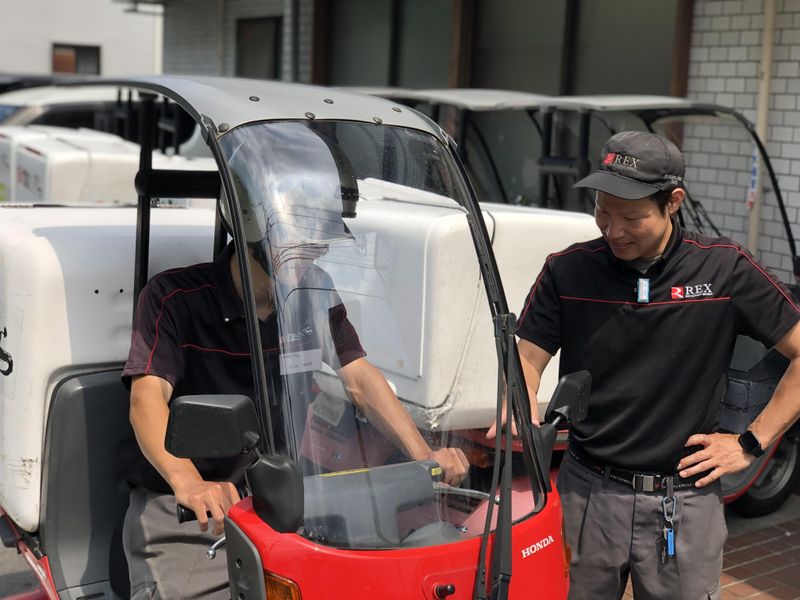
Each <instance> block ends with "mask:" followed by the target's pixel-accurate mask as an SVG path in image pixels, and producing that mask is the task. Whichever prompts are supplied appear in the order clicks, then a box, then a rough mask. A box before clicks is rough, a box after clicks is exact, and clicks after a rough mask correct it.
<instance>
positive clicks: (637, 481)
mask: <svg viewBox="0 0 800 600" xmlns="http://www.w3.org/2000/svg"><path fill="white" fill-rule="evenodd" d="M656 479H657V476H656V475H642V474H641V473H634V475H633V481H632V482H631V484H632V486H633V489H634V490H635V491H637V492H655V491H656Z"/></svg>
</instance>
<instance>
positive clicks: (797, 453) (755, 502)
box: [730, 436, 800, 517]
mask: <svg viewBox="0 0 800 600" xmlns="http://www.w3.org/2000/svg"><path fill="white" fill-rule="evenodd" d="M799 482H800V437H798V436H793V437H784V438H783V439H782V440H781V442H780V444H778V449H777V450H776V451H775V454H774V455H773V456H772V458H770V460H769V462H768V463H767V466H766V468H765V470H764V472H763V473H762V474H761V476H760V477H759V478H758V480H757V481H756V483H755V484H753V485H752V486H751V487H750V489H749V490H747V492H745V494H744V495H743V496H742V497H741V498H739V499H738V500H737V501H736V502H733V503H732V504H731V505H730V506H731V508H732V509H733V510H735V511H736V512H737V513H738V514H740V515H742V516H743V517H762V516H764V515H768V514H770V513H771V512H774V511H775V510H777V509H778V508H780V506H781V505H782V504H783V503H784V502H786V499H787V498H788V497H789V496H790V495H791V494H792V492H793V491H794V490H795V488H796V487H797V485H798V483H799Z"/></svg>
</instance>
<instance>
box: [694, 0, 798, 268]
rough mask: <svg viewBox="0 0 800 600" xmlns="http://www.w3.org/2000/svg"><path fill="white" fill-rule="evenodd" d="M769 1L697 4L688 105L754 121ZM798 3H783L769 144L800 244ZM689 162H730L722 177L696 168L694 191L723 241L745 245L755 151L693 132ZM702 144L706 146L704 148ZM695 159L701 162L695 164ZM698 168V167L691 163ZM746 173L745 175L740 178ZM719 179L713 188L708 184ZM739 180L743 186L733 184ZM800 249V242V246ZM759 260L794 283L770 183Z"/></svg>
mask: <svg viewBox="0 0 800 600" xmlns="http://www.w3.org/2000/svg"><path fill="white" fill-rule="evenodd" d="M763 11H764V6H763V0H695V2H694V24H693V31H692V36H691V53H690V63H689V91H688V96H689V98H692V99H695V100H701V101H706V102H714V103H717V104H722V105H725V106H730V107H733V108H736V109H737V110H739V111H740V112H742V113H743V114H744V115H745V116H746V117H747V118H748V119H749V120H750V121H752V122H755V119H756V103H757V98H758V86H759V69H760V61H761V35H762V27H763V23H764V18H763ZM798 61H800V0H778V2H777V12H776V16H775V38H774V47H773V65H772V68H773V73H772V76H773V80H772V90H771V93H772V95H771V98H770V115H769V132H768V135H767V139H765V140H763V141H764V143H765V144H766V146H767V150H768V152H769V153H770V154H771V156H772V160H773V167H774V168H775V171H776V174H777V175H778V179H779V185H780V187H781V190H782V192H783V197H784V202H785V203H786V205H787V212H788V213H789V216H790V220H791V223H792V228H793V230H794V235H795V236H798V238H800V224H799V223H798V221H797V219H798V212H800V102H798V95H799V94H800V62H798ZM687 134H688V136H687V140H686V143H687V144H688V146H687V147H685V151H686V152H687V155H692V152H693V151H696V150H697V148H705V149H706V150H707V151H708V150H710V151H711V152H712V154H711V156H710V160H711V161H712V164H710V165H709V166H712V165H713V161H714V160H721V159H722V158H723V157H727V160H728V161H729V162H728V165H729V168H731V169H734V170H735V173H736V174H735V175H734V176H733V179H731V173H732V172H726V171H717V172H716V176H715V177H712V173H711V172H709V171H706V170H704V169H702V168H699V166H700V165H694V167H693V168H692V169H690V170H689V171H688V172H687V179H688V184H689V191H690V192H691V193H693V194H694V195H695V196H697V197H699V198H700V199H701V200H702V202H703V204H704V206H705V207H706V210H708V212H709V214H710V215H711V217H712V218H713V220H714V222H715V223H716V224H717V226H718V227H719V228H720V229H721V230H722V232H723V233H724V234H725V235H729V236H731V237H733V238H735V239H737V240H739V241H741V242H743V243H744V242H745V241H746V238H747V222H748V210H747V206H746V200H747V183H748V182H747V180H746V179H747V177H746V173H747V168H742V166H743V165H749V164H750V162H751V156H752V152H753V148H752V146H750V145H749V144H748V143H746V142H745V141H744V140H742V139H740V140H738V142H737V144H736V145H737V146H738V147H737V148H735V149H734V144H733V143H732V142H733V140H727V141H726V137H725V132H723V131H719V130H717V131H713V132H712V131H703V130H701V131H700V132H699V133H698V131H697V130H696V129H695V130H692V131H687ZM698 144H700V145H698ZM695 160H696V159H695ZM689 162H690V163H692V162H693V161H692V160H689ZM742 174H745V175H742ZM709 179H713V181H709ZM736 179H739V181H735V180H736ZM798 242H799V243H800V239H798ZM758 247H759V250H760V251H759V258H760V259H761V260H762V261H763V262H764V263H765V264H766V265H767V266H769V267H770V268H772V269H773V270H774V271H775V272H776V273H777V274H778V275H779V276H781V277H783V278H784V279H785V280H786V281H791V280H792V279H793V278H792V276H791V269H792V268H791V257H790V255H789V249H788V244H787V242H786V234H785V231H784V226H783V223H782V221H781V219H780V213H779V211H778V209H777V203H776V202H775V195H774V194H773V193H772V191H771V186H770V185H769V184H768V183H767V190H766V194H765V196H764V206H763V207H762V213H761V227H760V237H759V245H758Z"/></svg>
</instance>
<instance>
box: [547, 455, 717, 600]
mask: <svg viewBox="0 0 800 600" xmlns="http://www.w3.org/2000/svg"><path fill="white" fill-rule="evenodd" d="M557 486H558V492H559V495H560V496H561V502H562V505H563V509H564V526H565V530H566V536H567V542H568V543H569V545H570V548H571V550H572V563H571V566H570V593H569V598H570V600H608V599H611V598H622V595H623V594H624V593H625V587H626V585H627V583H628V577H629V576H630V577H631V580H632V584H633V594H634V597H635V598H636V600H651V599H652V600H701V599H709V598H710V599H712V600H717V599H719V598H720V597H721V593H720V590H719V579H720V572H721V570H722V547H723V545H724V544H725V539H726V538H727V536H728V530H727V527H726V526H725V513H724V507H723V504H722V493H721V485H720V482H719V481H716V482H714V483H713V484H711V485H709V486H706V487H704V488H699V489H698V488H690V489H686V490H676V491H675V492H674V495H675V514H674V529H675V556H674V557H668V558H666V560H665V561H664V562H663V563H662V560H661V554H662V548H663V539H664V538H663V528H664V517H663V512H662V506H661V500H662V498H663V497H664V494H663V492H636V491H634V489H633V488H632V487H628V486H626V485H624V484H620V483H616V482H614V481H613V480H608V479H607V478H604V476H603V475H600V474H598V473H595V472H594V471H591V470H590V469H587V468H586V467H583V466H582V465H580V464H578V463H577V462H576V461H575V459H574V458H572V457H571V456H570V455H569V453H567V455H566V456H565V457H564V462H563V463H562V465H561V469H560V471H559V474H558V484H557Z"/></svg>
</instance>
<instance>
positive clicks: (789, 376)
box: [749, 358, 800, 448]
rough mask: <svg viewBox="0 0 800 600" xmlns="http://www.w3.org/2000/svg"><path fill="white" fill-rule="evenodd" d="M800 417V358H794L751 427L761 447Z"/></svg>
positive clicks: (770, 442) (769, 443)
mask: <svg viewBox="0 0 800 600" xmlns="http://www.w3.org/2000/svg"><path fill="white" fill-rule="evenodd" d="M798 417H800V359H799V358H794V359H793V360H791V361H790V362H789V367H788V368H787V369H786V372H785V373H784V374H783V377H781V380H780V381H779V382H778V386H777V387H776V388H775V393H774V394H773V396H772V399H771V400H770V401H769V404H767V406H766V407H764V410H762V411H761V414H760V415H758V417H756V419H755V421H753V423H752V425H750V427H749V429H750V430H751V431H752V432H753V434H755V436H756V438H758V441H759V442H761V447H762V448H766V447H767V446H769V445H771V444H772V443H773V442H775V441H776V440H777V439H778V438H779V437H780V436H781V435H782V434H784V433H785V432H786V430H787V429H789V427H791V426H792V424H793V423H794V422H795V421H796V420H797V419H798Z"/></svg>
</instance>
